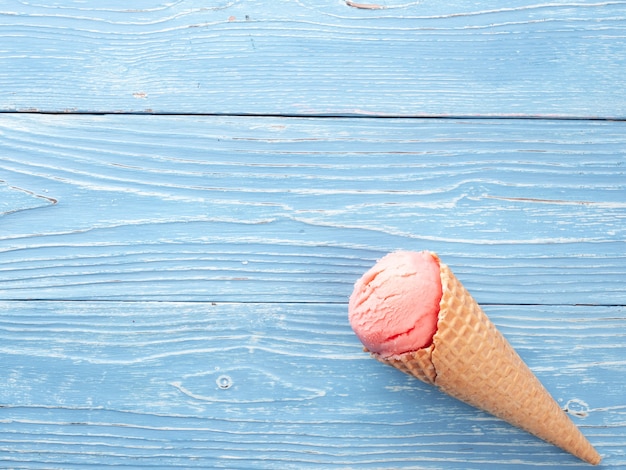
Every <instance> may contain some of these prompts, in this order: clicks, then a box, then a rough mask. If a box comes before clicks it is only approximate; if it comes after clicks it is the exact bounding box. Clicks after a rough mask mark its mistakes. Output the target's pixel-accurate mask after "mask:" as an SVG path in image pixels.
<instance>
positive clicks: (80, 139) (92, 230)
mask: <svg viewBox="0 0 626 470" xmlns="http://www.w3.org/2000/svg"><path fill="white" fill-rule="evenodd" d="M624 126H625V124H624V123H611V122H596V123H586V122H584V123H581V122H577V121H570V122H567V121H547V122H546V121H544V122H537V121H526V120H520V121H492V122H483V121H479V122H476V121H469V122H468V121H464V120H460V121H455V120H439V121H432V120H423V121H415V120H394V121H388V122H386V125H385V126H384V127H381V126H380V124H379V121H378V120H376V119H372V120H363V119H355V120H345V119H343V120H334V119H261V120H259V119H255V118H218V117H215V118H209V117H207V118H200V117H198V118H178V117H158V118H157V117H154V116H151V117H150V116H82V117H81V116H37V115H32V116H25V115H23V116H15V115H13V116H2V117H0V179H2V180H4V181H7V182H8V184H10V185H12V186H15V187H19V188H24V189H26V190H28V191H31V192H32V193H33V194H44V195H46V196H47V197H49V198H52V199H54V200H56V201H58V203H57V204H54V205H52V204H47V205H44V206H43V207H40V208H37V209H34V210H29V211H18V212H15V211H14V213H12V214H9V215H5V216H4V217H2V219H0V253H1V257H0V298H2V299H5V300H11V299H14V300H17V299H58V300H70V299H74V300H84V299H102V300H111V299H117V300H158V299H160V300H198V301H243V302H258V301H264V302H293V301H296V302H328V301H331V302H345V301H346V300H347V297H348V295H349V294H350V292H351V290H352V284H353V282H354V280H355V279H356V278H357V277H358V276H360V274H361V273H362V272H364V270H366V269H367V268H368V267H369V266H370V265H371V264H373V262H374V261H375V260H376V259H377V258H379V257H380V256H382V255H383V254H384V253H386V252H387V251H391V250H393V249H398V248H405V249H431V250H433V251H437V252H438V253H440V255H441V256H442V258H443V259H444V260H445V261H446V262H447V263H448V264H449V265H450V266H451V267H452V269H453V270H454V271H455V272H456V273H457V275H458V276H459V277H460V279H461V280H462V281H463V282H464V283H466V285H467V286H468V288H469V289H470V291H472V292H473V293H474V295H475V296H476V298H477V300H478V301H479V302H482V303H500V304H577V303H584V304H596V305H624V301H625V300H626V297H625V293H624V290H623V279H624V276H625V274H626V257H625V256H624V241H625V240H626V202H625V201H626V179H625V177H624V168H625V165H624V164H625V162H626V157H625V155H626V137H625V136H626V132H624V130H625V129H624ZM6 211H7V210H5V212H6ZM8 211H9V212H10V211H11V209H10V208H9V210H8Z"/></svg>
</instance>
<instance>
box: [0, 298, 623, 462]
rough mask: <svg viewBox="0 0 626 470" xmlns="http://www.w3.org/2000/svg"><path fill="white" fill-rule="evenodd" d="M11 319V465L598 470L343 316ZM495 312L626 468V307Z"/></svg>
mask: <svg viewBox="0 0 626 470" xmlns="http://www.w3.org/2000/svg"><path fill="white" fill-rule="evenodd" d="M0 310H1V311H2V312H3V314H2V315H1V316H0V355H1V357H2V363H3V368H2V372H1V374H2V375H3V380H2V381H0V404H1V405H0V461H1V462H2V465H3V466H4V467H5V468H68V467H73V466H76V467H80V468H90V466H98V467H100V468H102V467H107V466H115V467H124V466H127V467H132V468H242V469H245V468H294V469H295V468H424V469H439V468H452V469H468V468H470V469H478V468H483V469H484V468H488V469H491V468H494V469H495V468H502V467H503V466H505V467H507V468H527V467H531V466H533V465H534V464H536V463H541V465H542V466H544V467H546V468H584V466H583V465H582V464H579V463H578V461H577V460H576V459H575V458H574V457H571V456H569V455H566V454H564V453H563V452H561V451H559V450H558V449H556V448H554V447H552V446H550V445H548V444H545V443H543V442H540V441H538V440H537V439H535V438H534V437H532V436H530V435H528V434H526V433H524V432H522V431H519V430H517V429H514V428H512V427H510V426H509V425H507V424H505V423H503V422H501V421H499V420H497V419H496V418H493V417H490V416H487V415H485V414H484V413H482V412H479V411H477V410H474V409H472V408H470V407H468V406H466V405H464V404H461V403H460V402H457V401H455V400H453V399H451V398H449V397H446V396H444V395H442V394H440V393H439V392H437V391H436V390H434V389H431V388H429V387H428V386H427V385H425V384H423V383H421V382H418V381H417V380H415V379H412V378H410V377H409V376H405V375H404V374H402V373H400V372H398V371H396V370H394V369H392V368H390V367H386V366H384V365H382V364H380V363H378V362H377V361H375V360H373V359H370V358H369V357H368V355H367V354H365V353H363V352H362V350H361V346H360V344H359V343H358V340H357V339H356V338H355V336H354V335H353V334H352V332H351V330H350V327H349V326H348V323H347V319H346V306H345V304H324V303H318V304H302V303H297V304H287V303H285V304H269V303H259V304H255V303H231V304H222V303H218V304H212V303H203V302H196V303H193V302H192V303H190V302H183V303H171V302H1V303H0ZM486 311H487V313H488V315H490V317H491V318H492V320H493V321H494V322H495V323H496V324H497V325H498V326H499V327H500V329H501V330H502V331H503V333H504V334H505V335H506V336H507V337H508V338H509V340H510V341H511V343H512V344H513V345H514V346H515V347H516V348H517V349H518V351H519V352H520V354H521V355H522V357H523V358H524V359H525V360H526V361H527V363H528V364H529V366H530V367H531V368H532V369H533V370H534V371H535V373H536V374H537V375H538V377H539V378H540V379H541V380H542V381H543V383H544V384H545V386H546V387H547V388H548V390H550V391H551V393H552V394H553V395H554V397H555V398H556V399H557V400H558V401H559V402H560V403H561V404H562V406H563V407H564V408H565V409H567V410H568V412H569V413H570V414H571V416H572V419H573V420H574V421H575V422H576V424H577V425H579V426H580V427H581V429H582V431H583V432H584V433H585V434H586V435H587V436H588V437H589V439H590V440H591V442H592V443H593V444H594V445H596V446H597V447H598V449H599V451H600V452H601V453H602V454H603V455H604V456H605V464H606V465H607V466H614V467H615V468H619V467H620V466H623V465H626V459H625V455H624V453H623V449H624V448H625V447H626V439H625V438H624V436H625V435H626V434H625V433H624V429H625V423H624V420H623V414H624V409H625V406H626V404H625V403H624V395H623V390H624V387H626V381H625V379H624V378H625V377H626V374H624V372H625V367H626V362H625V361H624V359H623V358H624V354H625V353H626V349H625V348H626V346H625V345H624V344H623V341H622V338H623V336H624V334H626V327H625V325H626V310H625V309H624V307H593V308H589V307H573V306H559V307H540V306H488V307H486ZM598 345H602V347H598ZM581 378H584V379H581ZM600 391H601V392H600ZM496 456H498V457H496Z"/></svg>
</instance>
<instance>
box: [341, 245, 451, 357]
mask: <svg viewBox="0 0 626 470" xmlns="http://www.w3.org/2000/svg"><path fill="white" fill-rule="evenodd" d="M441 296H442V289H441V278H440V276H439V261H438V258H437V257H436V256H433V255H432V254H431V253H429V252H427V251H422V252H409V251H396V252H394V253H390V254H388V255H386V256H385V257H383V258H382V259H381V260H380V261H378V263H376V265H375V266H374V267H373V268H371V269H370V270H369V271H367V272H366V273H365V274H364V275H363V276H362V277H361V279H359V280H358V281H357V282H356V284H355V286H354V292H353V293H352V295H351V296H350V304H349V311H348V312H349V319H350V325H351V326H352V329H353V330H354V332H355V333H356V335H357V336H358V338H359V339H360V340H361V342H362V343H363V345H364V346H365V347H366V348H367V349H368V350H369V351H371V352H373V353H376V354H379V355H381V356H382V357H391V356H397V355H400V354H404V353H407V352H410V351H414V350H416V349H420V348H424V347H427V346H429V345H430V344H431V343H432V341H433V335H434V334H435V332H436V331H437V319H438V314H439V302H440V301H441Z"/></svg>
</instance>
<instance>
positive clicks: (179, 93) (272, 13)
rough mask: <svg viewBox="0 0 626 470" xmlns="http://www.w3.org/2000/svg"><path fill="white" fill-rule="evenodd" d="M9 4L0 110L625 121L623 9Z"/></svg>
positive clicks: (523, 0)
mask: <svg viewBox="0 0 626 470" xmlns="http://www.w3.org/2000/svg"><path fill="white" fill-rule="evenodd" d="M210 3H211V4H210V5H205V4H196V3H194V2H189V1H184V2H168V3H163V2H156V1H153V0H142V1H137V2H133V8H132V9H129V8H128V4H127V2H122V1H108V2H107V4H106V6H102V5H100V4H98V5H97V6H90V5H87V4H85V3H84V2H73V1H69V0H66V1H63V2H54V3H50V2H47V3H46V2H8V3H7V2H5V3H4V4H3V6H2V7H0V21H1V23H0V44H3V46H0V50H1V51H2V53H1V54H0V110H2V111H39V112H140V113H143V112H145V113H216V114H262V115H263V114H279V115H285V114H287V115H392V116H496V115H497V116H568V117H603V118H625V117H626V88H625V82H624V80H623V74H624V70H626V1H619V0H618V1H610V2H596V1H590V0H585V1H581V2H576V3H572V2H567V1H557V2H551V3H536V2H531V1H528V0H516V1H514V2H508V3H507V6H506V7H494V6H493V5H492V4H491V3H490V4H487V3H486V2H483V3H476V2H459V1H457V2H434V1H422V2H404V1H395V0H384V1H383V0H381V1H379V2H361V3H365V4H369V5H370V7H371V6H380V7H381V8H375V9H372V8H354V6H350V5H349V4H348V2H342V1H339V0H321V1H316V2H300V1H298V2H286V1H285V2H275V1H269V0H268V1H263V2H227V1H222V2H210Z"/></svg>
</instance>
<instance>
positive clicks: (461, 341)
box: [373, 263, 601, 465]
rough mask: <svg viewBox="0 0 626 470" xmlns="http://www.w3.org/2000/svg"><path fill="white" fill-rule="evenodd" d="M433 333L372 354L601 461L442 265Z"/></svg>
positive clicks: (578, 453) (587, 458)
mask: <svg viewBox="0 0 626 470" xmlns="http://www.w3.org/2000/svg"><path fill="white" fill-rule="evenodd" d="M440 267H441V282H442V290H443V296H442V298H441V302H440V304H439V305H440V311H439V320H438V323H437V332H436V333H435V335H434V337H433V343H432V344H431V345H430V346H428V347H426V348H422V349H419V350H417V351H414V352H409V353H405V354H402V355H400V356H393V357H391V358H384V357H382V356H380V355H378V354H373V356H374V357H375V358H376V359H378V360H379V361H381V362H383V363H386V364H389V365H392V366H393V367H396V368H397V369H400V370H401V371H403V372H406V373H407V374H410V375H413V376H415V377H416V378H418V379H420V380H422V381H424V382H426V383H429V384H432V385H435V386H437V387H438V388H439V389H441V390H442V391H443V392H445V393H447V394H448V395H450V396H452V397H454V398H457V399H459V400H461V401H463V402H465V403H468V404H470V405H472V406H475V407H476V408H480V409H482V410H484V411H486V412H488V413H491V414H493V415H494V416H497V417H499V418H501V419H503V420H505V421H507V422H509V423H510V424H512V425H514V426H517V427H519V428H521V429H524V430H526V431H528V432H530V433H531V434H534V435H535V436H537V437H539V438H541V439H543V440H545V441H547V442H550V443H552V444H554V445H556V446H558V447H560V448H562V449H563V450H565V451H567V452H570V453H571V454H573V455H575V456H576V457H578V458H580V459H582V460H584V461H586V462H589V463H591V464H593V465H596V464H598V463H600V460H601V457H600V455H599V454H598V452H597V451H596V450H595V449H594V448H593V447H592V446H591V444H590V443H589V441H587V439H586V438H585V436H583V434H582V433H581V432H580V430H579V429H578V428H577V427H576V426H575V425H574V423H573V422H572V421H571V420H570V419H569V417H568V416H567V414H566V413H565V412H564V411H563V410H562V409H561V407H560V406H559V405H558V403H557V402H556V401H555V400H554V399H553V398H552V397H551V396H550V394H549V393H548V391H547V390H546V389H545V388H544V387H543V385H541V383H540V382H539V380H538V379H537V378H536V377H535V375H534V374H533V373H532V371H531V370H530V369H529V368H528V366H527V365H526V364H525V363H524V361H523V360H522V359H521V358H520V357H519V355H518V354H517V353H516V352H515V350H514V349H513V347H512V346H511V345H510V344H509V343H508V341H507V340H506V339H505V338H504V336H502V334H501V333H500V332H499V331H498V330H497V329H496V327H495V325H494V324H493V323H492V322H491V321H490V320H489V318H487V315H485V313H484V312H483V311H482V309H481V308H480V306H479V305H478V303H476V301H475V300H474V299H473V298H472V296H471V295H470V294H469V292H467V290H466V289H465V288H464V287H463V285H462V284H461V282H460V281H459V280H458V279H457V278H456V277H455V275H454V274H453V273H452V271H450V268H448V266H446V265H445V264H443V263H440Z"/></svg>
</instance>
